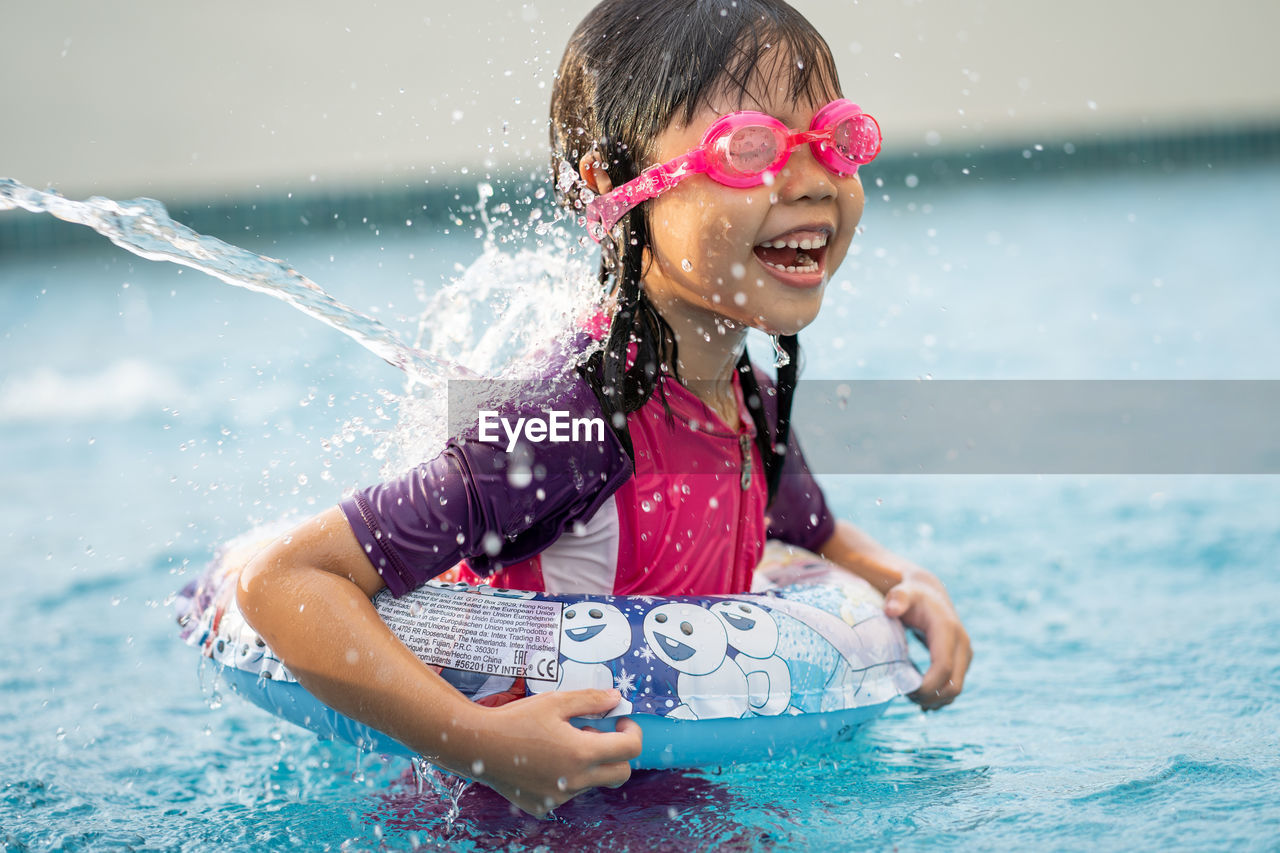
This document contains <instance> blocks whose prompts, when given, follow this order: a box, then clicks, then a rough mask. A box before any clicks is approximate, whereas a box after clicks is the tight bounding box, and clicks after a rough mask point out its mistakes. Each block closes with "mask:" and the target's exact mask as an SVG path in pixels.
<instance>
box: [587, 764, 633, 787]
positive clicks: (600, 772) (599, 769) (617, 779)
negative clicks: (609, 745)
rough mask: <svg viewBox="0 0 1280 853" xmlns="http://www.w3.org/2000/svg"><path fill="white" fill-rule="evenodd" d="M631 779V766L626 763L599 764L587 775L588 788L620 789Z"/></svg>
mask: <svg viewBox="0 0 1280 853" xmlns="http://www.w3.org/2000/svg"><path fill="white" fill-rule="evenodd" d="M630 778H631V765H630V764H628V763H627V762H625V761H615V762H613V763H611V764H599V765H597V766H595V767H593V768H591V770H590V771H588V773H587V779H586V787H587V788H620V787H622V786H623V785H624V784H626V781H627V780H628V779H630Z"/></svg>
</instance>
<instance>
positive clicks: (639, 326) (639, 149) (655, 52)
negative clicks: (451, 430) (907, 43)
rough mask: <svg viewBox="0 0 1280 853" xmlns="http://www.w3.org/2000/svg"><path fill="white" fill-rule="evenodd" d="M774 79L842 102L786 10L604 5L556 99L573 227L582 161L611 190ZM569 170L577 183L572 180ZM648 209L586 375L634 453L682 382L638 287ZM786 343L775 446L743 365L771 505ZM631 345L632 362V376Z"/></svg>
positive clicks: (610, 280) (614, 261) (554, 128)
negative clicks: (670, 389)
mask: <svg viewBox="0 0 1280 853" xmlns="http://www.w3.org/2000/svg"><path fill="white" fill-rule="evenodd" d="M777 74H784V75H787V79H788V82H789V83H790V90H791V96H792V98H794V99H797V100H799V99H801V98H807V99H808V100H810V101H817V100H819V98H821V97H822V96H824V95H825V94H827V93H838V92H839V91H840V84H839V78H838V76H837V73H836V67H835V60H834V59H833V58H832V56H831V50H830V48H828V47H827V43H826V41H824V40H823V38H822V36H821V35H819V34H818V32H817V30H815V29H814V28H813V25H812V24H810V23H809V22H808V21H807V20H805V18H804V17H803V16H802V15H801V14H800V13H799V12H797V11H796V10H795V9H792V8H791V7H790V6H788V5H787V4H786V3H783V2H781V0H604V2H602V3H600V4H599V5H598V6H596V7H595V8H594V9H592V10H591V12H590V13H588V14H587V16H586V18H584V19H583V20H582V23H580V24H579V25H578V28H577V29H576V30H575V31H574V33H573V35H572V36H571V37H570V38H569V44H568V46H567V47H566V48H565V52H564V58H563V59H562V60H561V61H560V68H559V71H558V72H557V74H556V80H555V85H554V86H553V87H552V90H551V166H552V172H553V174H554V175H555V176H556V177H557V181H556V195H557V199H558V200H559V201H560V202H561V204H563V205H565V206H566V207H567V208H568V209H569V210H570V212H571V214H572V217H573V218H574V219H576V218H577V217H578V216H580V215H581V212H582V207H583V199H582V198H581V197H580V191H581V184H580V182H579V181H577V180H576V176H577V169H578V164H579V161H580V160H581V158H582V157H583V155H585V154H587V153H589V152H592V151H595V152H597V153H598V154H599V156H600V158H601V160H602V165H603V166H604V167H605V170H606V171H607V172H608V174H609V178H610V180H611V181H612V182H613V185H614V186H615V187H616V186H620V185H622V184H624V183H626V182H627V181H630V180H632V179H633V178H635V177H636V176H637V175H638V174H639V173H640V171H641V170H642V168H643V167H644V166H645V165H646V164H648V163H649V162H650V161H651V160H652V157H653V151H652V146H653V144H654V141H655V139H656V138H657V136H658V135H659V134H660V133H661V132H662V131H664V130H665V129H666V128H667V127H668V126H669V125H671V123H672V122H674V121H680V122H681V123H687V122H689V121H690V120H691V119H692V117H693V115H694V114H695V113H696V112H697V111H698V110H699V109H700V108H701V107H702V106H704V105H705V104H706V103H707V102H708V101H709V100H710V99H711V98H713V97H716V96H717V95H721V94H726V93H727V94H735V93H736V94H738V95H739V96H741V97H745V96H746V95H747V93H748V91H749V89H750V88H751V87H752V85H753V84H755V83H756V82H758V81H759V79H760V78H761V77H762V76H763V77H767V78H773V77H774V76H775V75H777ZM570 169H572V172H573V177H574V178H575V180H567V178H568V177H569V174H568V173H569V171H570ZM647 207H648V206H647V205H645V204H642V205H640V206H639V207H637V208H635V209H634V210H632V211H631V212H630V213H628V214H627V215H626V216H625V217H623V219H622V221H621V223H620V228H618V229H615V230H614V234H615V235H617V236H613V235H611V236H609V237H606V238H605V240H604V241H603V243H602V249H603V252H602V257H601V262H600V282H601V284H602V285H603V286H605V287H606V288H607V290H608V291H609V292H611V293H612V295H613V298H614V300H615V310H614V316H613V322H612V324H611V326H610V329H609V335H608V338H607V339H606V341H605V345H604V347H603V348H602V349H601V350H598V351H597V352H596V353H594V354H593V355H592V357H591V359H590V360H589V361H588V363H587V365H586V368H585V371H586V375H587V377H588V380H589V381H590V382H591V383H592V387H593V388H594V389H595V390H596V394H597V396H598V397H599V398H600V402H601V405H602V406H603V407H604V410H605V413H606V415H607V416H609V418H610V419H611V420H612V422H613V423H614V425H615V428H617V429H618V432H619V437H620V438H622V440H623V442H624V444H626V446H627V447H628V449H630V441H629V438H628V436H627V434H626V428H625V415H626V414H628V413H630V412H634V411H636V410H637V409H639V408H640V407H641V406H643V405H644V404H645V402H647V401H648V399H649V397H650V396H652V394H653V392H654V390H655V388H657V389H661V382H660V379H661V375H662V373H663V372H670V373H671V374H672V375H675V374H676V358H677V352H676V341H675V335H674V333H673V332H672V330H671V327H670V326H669V325H668V324H667V322H666V321H665V320H664V319H663V318H662V315H661V314H660V313H659V312H658V310H657V308H656V307H655V306H654V305H653V303H652V302H650V301H649V299H648V297H647V296H646V295H645V293H644V291H643V289H642V288H641V287H640V280H641V278H642V277H643V275H644V269H643V258H644V251H645V249H646V248H648V247H649V246H650V233H649V222H648V214H647ZM788 337H790V338H791V339H790V340H786V339H784V341H783V347H784V349H785V350H787V351H788V352H789V353H790V354H791V361H790V364H789V365H787V366H786V367H781V368H779V371H778V393H779V401H778V403H779V405H778V418H777V420H778V426H779V430H778V433H777V434H774V436H773V440H770V438H769V436H770V431H769V430H768V429H767V428H763V427H764V426H765V424H764V418H763V411H762V410H761V407H760V394H759V391H758V389H757V388H756V387H755V385H756V383H755V378H754V376H753V375H752V373H751V370H750V367H749V362H747V360H746V355H745V353H744V354H743V360H742V362H740V364H739V370H740V371H741V378H742V380H743V383H744V391H745V392H747V393H746V396H747V398H748V401H749V402H750V401H752V400H754V404H753V405H752V407H751V412H752V416H753V419H754V420H755V421H756V426H757V431H756V434H757V440H758V441H760V442H761V453H762V455H763V458H764V460H765V466H766V471H767V473H768V475H769V484H770V494H771V495H772V494H773V492H774V490H775V488H776V480H777V472H778V471H779V470H780V469H781V456H779V455H777V453H776V449H777V448H778V446H779V445H781V446H782V448H783V449H784V451H785V446H786V442H787V434H786V429H785V425H786V423H787V421H788V420H789V411H790V399H791V389H792V388H793V387H794V383H795V373H796V369H797V362H798V355H797V350H796V342H795V340H794V336H788ZM631 343H634V344H635V345H636V359H635V362H634V363H633V364H632V366H631V367H630V368H629V369H628V368H627V349H628V346H629V345H630V344H631ZM744 366H745V368H746V369H745V370H744V369H743V368H744ZM752 392H754V393H752ZM659 393H660V394H661V393H662V392H661V391H660V390H659ZM784 403H785V411H784ZM663 405H664V407H665V406H666V399H665V397H664V398H663ZM668 414H669V410H668ZM618 415H621V416H622V417H617V416H618ZM620 421H621V422H622V425H621V426H620V427H619V422H620ZM775 457H776V458H775Z"/></svg>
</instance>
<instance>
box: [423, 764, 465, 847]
mask: <svg viewBox="0 0 1280 853" xmlns="http://www.w3.org/2000/svg"><path fill="white" fill-rule="evenodd" d="M411 763H412V764H413V779H414V783H415V784H416V785H417V789H418V796H420V797H421V796H422V795H423V794H425V793H426V792H427V789H428V788H430V789H431V790H432V791H434V792H435V793H436V794H437V795H439V797H440V801H441V802H443V803H447V804H448V811H446V812H445V815H444V835H446V836H448V835H449V833H450V832H452V831H453V824H454V821H456V820H457V819H458V815H460V814H462V807H461V806H460V805H459V804H458V801H459V800H460V799H462V795H463V794H464V793H465V792H466V790H467V789H468V788H470V787H471V780H470V779H466V778H464V777H462V776H455V775H454V774H452V773H448V772H446V771H444V770H441V769H439V768H437V767H436V766H435V765H434V764H432V763H431V762H429V761H427V760H426V759H425V758H422V757H421V756H419V757H417V758H414V759H412V760H411Z"/></svg>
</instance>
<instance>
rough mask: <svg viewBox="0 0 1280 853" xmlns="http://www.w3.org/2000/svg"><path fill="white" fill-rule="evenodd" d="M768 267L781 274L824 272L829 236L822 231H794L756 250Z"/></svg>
mask: <svg viewBox="0 0 1280 853" xmlns="http://www.w3.org/2000/svg"><path fill="white" fill-rule="evenodd" d="M754 252H755V255H756V257H757V258H758V259H759V260H760V263H762V264H764V265H765V266H766V267H771V268H772V269H775V270H778V271H779V272H784V273H792V274H796V275H808V274H813V273H820V272H822V267H823V264H822V262H823V260H825V259H826V256H827V235H826V234H825V233H824V232H822V231H792V232H791V233H790V234H783V235H782V236H781V237H778V238H777V239H774V240H765V241H764V242H763V243H760V244H759V245H758V246H756V247H755V248H754Z"/></svg>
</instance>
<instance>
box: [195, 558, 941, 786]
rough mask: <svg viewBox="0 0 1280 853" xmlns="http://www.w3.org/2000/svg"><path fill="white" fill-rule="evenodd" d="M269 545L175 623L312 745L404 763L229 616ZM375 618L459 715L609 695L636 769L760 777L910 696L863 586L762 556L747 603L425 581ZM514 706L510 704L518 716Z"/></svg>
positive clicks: (204, 586) (897, 646)
mask: <svg viewBox="0 0 1280 853" xmlns="http://www.w3.org/2000/svg"><path fill="white" fill-rule="evenodd" d="M267 541H270V537H268V538H266V539H265V540H264V538H263V537H262V536H261V535H258V536H251V537H248V539H247V541H242V542H241V543H240V544H238V545H236V544H235V543H233V545H232V546H229V547H228V548H227V549H225V550H224V552H223V553H222V554H221V555H220V556H219V557H218V559H216V560H215V561H214V562H213V564H212V565H211V566H210V568H209V569H208V570H207V571H206V572H205V574H204V575H203V576H202V577H200V578H199V579H197V580H196V581H194V582H193V583H192V584H190V585H189V586H188V587H187V588H186V589H185V590H183V592H182V594H181V595H180V596H179V599H178V611H179V612H178V621H179V624H180V625H181V626H182V636H183V638H184V639H185V640H186V641H187V643H188V644H190V645H193V646H198V647H199V649H200V652H201V654H202V655H203V656H204V657H206V658H208V659H209V660H210V661H211V662H212V665H213V666H215V667H216V668H217V670H218V673H219V675H220V677H221V678H222V679H223V680H224V681H225V683H226V684H227V685H228V686H229V687H230V688H231V689H232V690H233V691H234V692H236V693H238V694H240V695H241V696H244V697H245V698H247V699H248V700H250V701H251V702H253V703H255V704H257V705H259V706H261V707H262V708H264V709H266V710H267V711H270V712H271V713H273V714H275V715H276V716H279V717H282V718H283V719H286V720H288V721H290V722H292V723H296V724H298V725H300V726H304V727H306V728H308V729H311V730H312V731H314V732H316V733H317V734H319V735H320V736H322V737H325V738H341V739H343V740H346V741H348V742H350V743H353V744H355V745H357V746H359V747H362V748H365V749H372V750H375V751H378V752H382V753H386V754H392V755H402V756H406V757H414V753H413V752H412V751H411V750H410V749H409V748H408V747H406V746H404V745H403V744H401V743H399V742H397V741H395V740H393V739H392V738H391V737H389V736H387V735H385V734H383V733H381V732H379V731H376V730H374V729H372V728H369V727H368V726H365V725H363V724H361V723H358V722H356V721H355V720H352V719H350V718H349V717H346V716H344V715H342V714H339V713H338V712H337V711H334V710H332V709H331V708H328V707H327V706H325V705H324V704H322V703H321V702H320V701H319V700H318V699H316V698H314V697H313V696H312V695H311V694H310V693H308V692H307V691H306V690H305V689H304V688H303V687H302V685H300V684H299V683H298V682H297V681H296V680H295V679H294V678H293V677H292V676H291V675H290V674H289V671H288V669H287V668H286V667H285V666H284V664H282V663H281V662H280V660H279V658H277V657H276V656H275V655H274V654H273V653H272V652H271V649H270V648H268V647H267V645H266V644H265V643H264V642H263V641H262V639H261V638H260V637H259V636H258V635H257V633H256V632H255V631H254V630H253V629H252V628H251V627H249V625H248V623H247V622H245V620H244V618H243V616H241V614H240V612H239V609H238V608H237V606H236V601H235V589H236V578H237V577H238V575H239V572H240V568H241V567H242V566H243V565H244V564H245V563H246V562H248V559H249V558H250V557H251V556H252V555H253V554H254V553H255V552H256V551H257V550H258V549H259V548H260V547H262V546H264V545H265V544H266V542H267ZM374 605H375V607H376V608H377V610H378V613H379V615H381V616H382V618H383V620H384V621H385V622H386V623H387V625H388V626H389V627H390V628H391V630H392V632H394V633H395V635H396V636H397V637H399V638H400V640H401V641H402V642H404V643H405V645H407V646H408V647H409V648H410V649H411V650H412V651H413V652H414V653H415V654H416V655H417V656H418V658H419V659H421V660H422V661H424V662H425V663H427V664H429V665H430V666H432V667H433V668H435V669H436V671H438V672H440V674H441V675H442V676H443V677H444V678H445V679H446V680H447V681H449V683H451V684H452V685H453V686H454V687H456V688H457V689H458V690H460V691H461V692H462V693H463V694H464V695H466V696H468V697H469V698H471V699H472V700H473V701H476V702H479V703H482V704H490V705H492V704H501V703H502V702H504V701H512V700H513V697H514V696H521V695H527V694H528V693H537V692H542V691H547V690H572V689H577V688H583V687H616V688H617V689H618V690H619V691H620V692H621V694H622V697H623V699H622V702H621V703H620V704H619V705H618V707H617V708H615V709H614V710H613V711H611V712H610V713H609V715H608V716H606V717H605V718H603V719H593V720H587V719H575V720H574V721H573V722H574V723H575V724H576V725H593V726H595V727H596V728H609V729H611V728H612V724H611V719H614V718H617V717H620V716H622V715H626V716H630V717H631V718H632V719H634V720H636V721H637V722H638V723H639V724H640V727H641V729H642V730H643V732H644V751H643V752H642V753H641V754H640V756H639V758H638V759H636V760H635V761H633V762H632V765H633V766H634V767H637V768H669V767H696V766H703V765H715V764H730V763H733V762H739V761H752V760H763V759H767V758H770V757H772V756H775V755H790V754H795V753H803V752H806V751H810V750H813V749H815V748H817V747H820V746H822V745H824V744H828V743H832V742H835V741H839V740H844V739H847V738H848V737H849V736H850V734H851V732H852V731H853V730H854V728H856V727H857V726H858V725H860V724H861V723H864V722H866V721H867V720H870V719H873V718H875V717H877V716H879V715H880V714H881V713H883V712H884V710H885V708H886V707H887V706H888V705H889V703H890V702H891V701H892V700H893V699H894V698H895V697H897V696H900V695H902V694H904V693H909V692H911V691H912V690H915V689H916V688H917V687H919V686H920V673H919V672H918V671H917V669H916V668H915V666H914V665H913V664H912V663H911V660H910V659H909V657H908V655H907V645H906V637H905V634H904V631H903V628H902V625H901V623H899V622H898V621H897V620H896V619H891V618H889V617H887V616H885V614H884V611H883V599H882V598H881V596H880V594H879V593H877V592H876V591H875V590H874V589H873V588H872V587H871V586H870V585H868V584H867V583H865V582H863V581H861V580H860V579H858V578H855V577H853V576H851V575H849V574H848V573H847V572H843V571H840V570H839V569H837V568H835V567H833V566H832V565H831V564H829V563H827V562H825V561H824V560H822V559H821V558H819V557H817V556H815V555H813V554H810V553H808V552H805V551H799V550H795V549H789V548H787V547H786V546H782V545H779V544H778V543H770V544H769V547H768V548H766V551H765V557H764V560H763V561H762V562H761V565H760V566H759V567H758V568H757V571H756V577H755V588H753V590H752V592H751V593H749V594H743V595H719V596H678V597H657V596H621V595H619V596H609V595H549V594H543V593H532V592H522V591H517V590H506V589H494V588H491V587H487V586H473V585H470V584H466V583H450V582H445V581H432V582H430V583H428V584H427V585H426V586H423V587H421V588H419V589H417V590H415V591H413V592H411V593H409V594H408V595H406V596H404V597H402V598H399V599H396V598H394V597H392V596H391V595H390V593H388V592H386V591H383V592H382V593H379V594H378V595H377V596H376V597H375V598H374ZM517 701H518V700H517Z"/></svg>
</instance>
